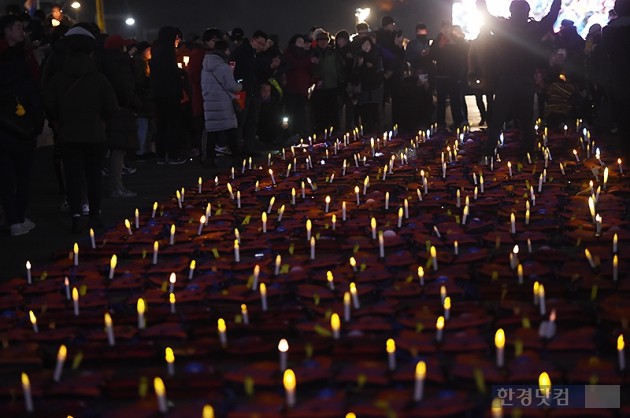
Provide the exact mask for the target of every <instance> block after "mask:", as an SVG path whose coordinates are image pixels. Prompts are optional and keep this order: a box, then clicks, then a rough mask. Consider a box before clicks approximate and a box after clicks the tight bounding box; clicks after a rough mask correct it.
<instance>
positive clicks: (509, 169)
mask: <svg viewBox="0 0 630 418" xmlns="http://www.w3.org/2000/svg"><path fill="white" fill-rule="evenodd" d="M507 168H508V176H509V177H512V163H511V162H509V161H508V162H507Z"/></svg>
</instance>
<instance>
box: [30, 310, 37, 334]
mask: <svg viewBox="0 0 630 418" xmlns="http://www.w3.org/2000/svg"><path fill="white" fill-rule="evenodd" d="M28 317H29V319H30V320H31V325H32V326H33V332H34V333H35V334H37V333H38V332H39V328H38V326H37V317H36V316H35V312H33V311H28Z"/></svg>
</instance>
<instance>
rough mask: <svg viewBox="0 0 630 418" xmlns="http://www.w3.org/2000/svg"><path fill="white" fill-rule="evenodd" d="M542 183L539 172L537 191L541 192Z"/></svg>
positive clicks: (541, 176)
mask: <svg viewBox="0 0 630 418" xmlns="http://www.w3.org/2000/svg"><path fill="white" fill-rule="evenodd" d="M542 185H543V175H542V174H541V175H540V177H538V193H541V192H542Z"/></svg>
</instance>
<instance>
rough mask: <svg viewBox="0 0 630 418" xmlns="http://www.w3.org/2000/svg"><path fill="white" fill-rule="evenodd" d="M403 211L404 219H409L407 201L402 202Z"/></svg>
mask: <svg viewBox="0 0 630 418" xmlns="http://www.w3.org/2000/svg"><path fill="white" fill-rule="evenodd" d="M403 209H404V212H405V219H409V199H407V198H405V200H403Z"/></svg>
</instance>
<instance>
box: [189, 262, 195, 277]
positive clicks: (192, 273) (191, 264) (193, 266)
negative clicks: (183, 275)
mask: <svg viewBox="0 0 630 418" xmlns="http://www.w3.org/2000/svg"><path fill="white" fill-rule="evenodd" d="M196 267H197V262H196V261H195V260H192V261H191V262H190V267H189V268H188V280H191V279H192V278H193V275H194V274H195V268H196Z"/></svg>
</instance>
